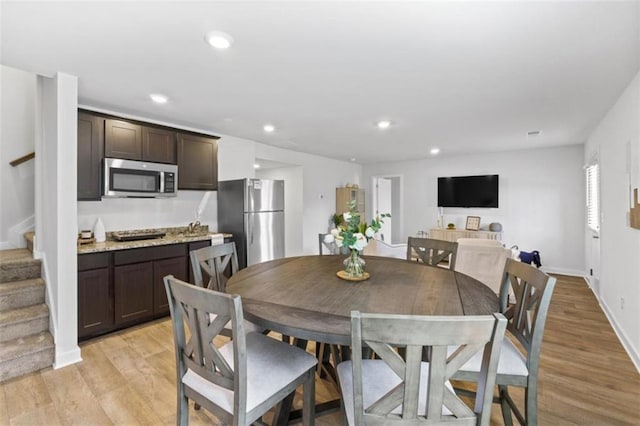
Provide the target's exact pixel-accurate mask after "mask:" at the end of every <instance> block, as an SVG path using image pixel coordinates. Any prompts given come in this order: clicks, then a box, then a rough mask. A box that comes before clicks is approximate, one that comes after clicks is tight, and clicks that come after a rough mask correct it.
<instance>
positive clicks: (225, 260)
mask: <svg viewBox="0 0 640 426" xmlns="http://www.w3.org/2000/svg"><path fill="white" fill-rule="evenodd" d="M189 257H190V260H191V270H192V271H193V280H194V284H195V285H197V286H198V287H206V288H208V289H210V290H216V291H220V292H223V293H224V292H226V288H227V281H228V279H229V278H228V277H226V276H225V270H226V269H227V268H228V267H229V268H230V272H231V275H233V274H235V273H236V272H238V254H237V253H236V243H235V242H229V243H224V244H217V245H213V246H207V247H202V248H199V249H196V250H191V252H190V253H189ZM203 271H204V273H205V274H206V276H207V278H208V280H207V283H206V285H205V283H204V276H203V274H202V272H203Z"/></svg>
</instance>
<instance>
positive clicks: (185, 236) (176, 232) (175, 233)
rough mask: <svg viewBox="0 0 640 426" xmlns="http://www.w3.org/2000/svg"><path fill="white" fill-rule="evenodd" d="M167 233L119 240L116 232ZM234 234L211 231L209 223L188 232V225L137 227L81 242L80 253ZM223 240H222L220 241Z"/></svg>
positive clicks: (217, 237) (162, 244)
mask: <svg viewBox="0 0 640 426" xmlns="http://www.w3.org/2000/svg"><path fill="white" fill-rule="evenodd" d="M116 233H119V234H140V233H166V235H165V236H164V237H161V238H153V239H148V240H134V241H118V240H116V239H115V237H114V234H116ZM232 236H233V235H232V234H227V233H218V232H211V231H209V227H208V226H207V225H204V226H200V227H199V229H197V230H196V231H193V232H188V230H187V227H186V226H182V227H176V228H156V229H136V230H129V231H119V232H107V241H105V242H103V243H91V244H79V245H78V254H87V253H100V252H105V251H114V250H126V249H132V248H140V247H154V246H164V245H169V244H179V243H188V242H192V241H204V240H209V239H212V240H215V239H218V240H220V239H224V238H230V237H232ZM220 242H222V241H220Z"/></svg>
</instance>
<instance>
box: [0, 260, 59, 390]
mask: <svg viewBox="0 0 640 426" xmlns="http://www.w3.org/2000/svg"><path fill="white" fill-rule="evenodd" d="M40 268H41V265H40V260H37V259H34V258H33V256H32V254H31V252H29V251H28V250H26V249H12V250H0V382H4V381H6V380H9V379H12V378H14V377H18V376H21V375H23V374H27V373H30V372H33V371H38V370H41V369H43V368H46V367H50V366H51V365H52V364H53V359H54V344H53V337H52V336H51V333H49V308H48V307H47V305H45V302H44V295H45V284H44V281H43V280H42V278H41V272H40V271H41V269H40Z"/></svg>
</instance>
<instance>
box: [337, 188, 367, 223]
mask: <svg viewBox="0 0 640 426" xmlns="http://www.w3.org/2000/svg"><path fill="white" fill-rule="evenodd" d="M352 201H355V203H356V210H357V211H358V212H359V213H360V221H361V222H365V221H366V220H367V219H366V215H365V213H366V212H365V196H364V189H360V188H336V213H338V214H342V213H345V212H348V211H349V203H350V202H352Z"/></svg>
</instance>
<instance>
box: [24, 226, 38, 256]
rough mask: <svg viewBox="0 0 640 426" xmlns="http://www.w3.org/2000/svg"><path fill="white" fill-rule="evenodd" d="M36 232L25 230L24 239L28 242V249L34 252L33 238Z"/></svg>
mask: <svg viewBox="0 0 640 426" xmlns="http://www.w3.org/2000/svg"><path fill="white" fill-rule="evenodd" d="M35 236H36V234H35V232H33V231H32V232H25V233H24V239H25V241H26V242H27V250H29V251H30V252H31V253H33V239H34V238H35Z"/></svg>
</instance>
